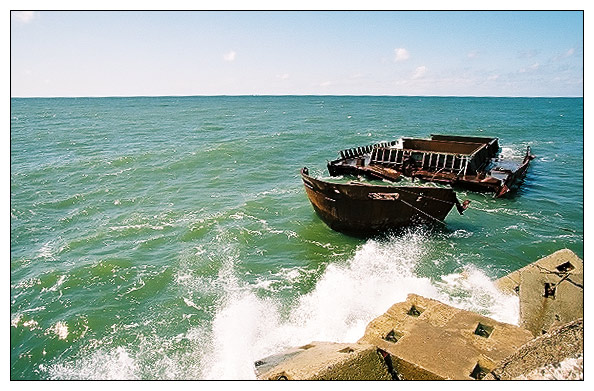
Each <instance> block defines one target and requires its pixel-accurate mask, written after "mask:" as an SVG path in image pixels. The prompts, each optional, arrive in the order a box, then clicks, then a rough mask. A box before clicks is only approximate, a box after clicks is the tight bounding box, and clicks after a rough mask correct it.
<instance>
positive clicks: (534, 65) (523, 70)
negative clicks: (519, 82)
mask: <svg viewBox="0 0 594 391" xmlns="http://www.w3.org/2000/svg"><path fill="white" fill-rule="evenodd" d="M538 68H540V64H539V63H537V62H535V63H534V64H532V65H530V66H529V67H528V68H522V69H520V70H519V73H526V72H530V71H535V70H537V69H538Z"/></svg>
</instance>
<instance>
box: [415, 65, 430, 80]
mask: <svg viewBox="0 0 594 391" xmlns="http://www.w3.org/2000/svg"><path fill="white" fill-rule="evenodd" d="M425 73H427V67H426V66H425V65H421V66H420V67H417V69H415V73H414V74H413V75H412V78H413V79H420V78H421V77H423V76H425Z"/></svg>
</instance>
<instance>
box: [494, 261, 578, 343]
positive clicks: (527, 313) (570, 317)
mask: <svg viewBox="0 0 594 391" xmlns="http://www.w3.org/2000/svg"><path fill="white" fill-rule="evenodd" d="M495 283H496V285H497V286H498V287H499V288H500V289H501V290H503V291H505V292H508V293H516V294H518V296H519V297H520V326H521V327H524V328H526V329H527V330H530V332H531V333H532V334H533V335H534V336H535V337H537V336H539V335H542V334H544V333H546V332H547V331H549V330H551V329H553V328H555V327H558V326H560V325H563V324H566V323H568V322H572V321H574V320H576V319H579V318H582V317H583V316H584V315H583V313H584V263H583V261H582V260H581V259H580V258H579V257H578V256H577V255H576V254H575V253H573V252H572V251H570V250H567V249H564V250H559V251H557V252H555V253H553V254H551V255H549V256H547V257H545V258H542V259H540V260H538V261H536V262H534V263H532V264H530V265H528V266H526V267H524V268H522V269H520V270H517V271H515V272H513V273H511V274H509V275H507V276H505V277H503V278H500V279H499V280H497V281H496V282H495Z"/></svg>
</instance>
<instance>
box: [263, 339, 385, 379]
mask: <svg viewBox="0 0 594 391" xmlns="http://www.w3.org/2000/svg"><path fill="white" fill-rule="evenodd" d="M269 364H271V365H269ZM258 368H262V370H259V369H258ZM256 372H257V375H258V379H260V380H392V376H391V375H390V373H389V370H388V367H387V366H386V363H385V362H384V360H383V358H382V356H381V354H380V353H378V350H377V348H376V347H375V346H373V345H369V344H359V343H351V344H348V343H332V342H312V343H310V344H307V345H305V346H302V347H300V348H297V349H291V350H288V351H287V352H285V353H281V354H280V355H274V356H271V357H269V358H264V359H262V360H259V361H257V362H256Z"/></svg>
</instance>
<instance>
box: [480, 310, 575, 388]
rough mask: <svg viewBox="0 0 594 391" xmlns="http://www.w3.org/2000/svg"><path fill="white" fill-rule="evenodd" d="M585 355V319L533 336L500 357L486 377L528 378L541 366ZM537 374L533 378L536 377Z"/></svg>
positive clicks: (490, 378)
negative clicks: (504, 356) (499, 362)
mask: <svg viewBox="0 0 594 391" xmlns="http://www.w3.org/2000/svg"><path fill="white" fill-rule="evenodd" d="M583 354H584V320H583V319H578V320H575V321H573V322H571V323H568V324H565V325H563V326H560V327H557V328H555V329H553V330H551V331H549V332H548V333H547V334H545V335H542V336H540V337H538V338H535V339H533V340H532V341H530V342H528V343H527V344H525V345H524V346H522V347H521V348H520V349H519V350H518V351H517V352H515V353H513V354H512V355H510V356H509V357H506V358H505V359H504V360H502V362H501V364H500V365H499V366H498V367H497V368H495V369H494V370H493V371H492V372H491V373H490V374H488V375H487V376H486V377H485V379H489V380H495V379H496V380H513V379H524V380H528V379H531V377H530V376H531V374H534V375H533V376H537V375H536V374H538V373H539V371H536V370H538V369H540V368H545V367H547V366H556V365H558V364H559V363H561V362H563V360H565V359H568V358H577V357H580V356H583ZM539 378H540V377H538V376H537V377H535V379H539Z"/></svg>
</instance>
